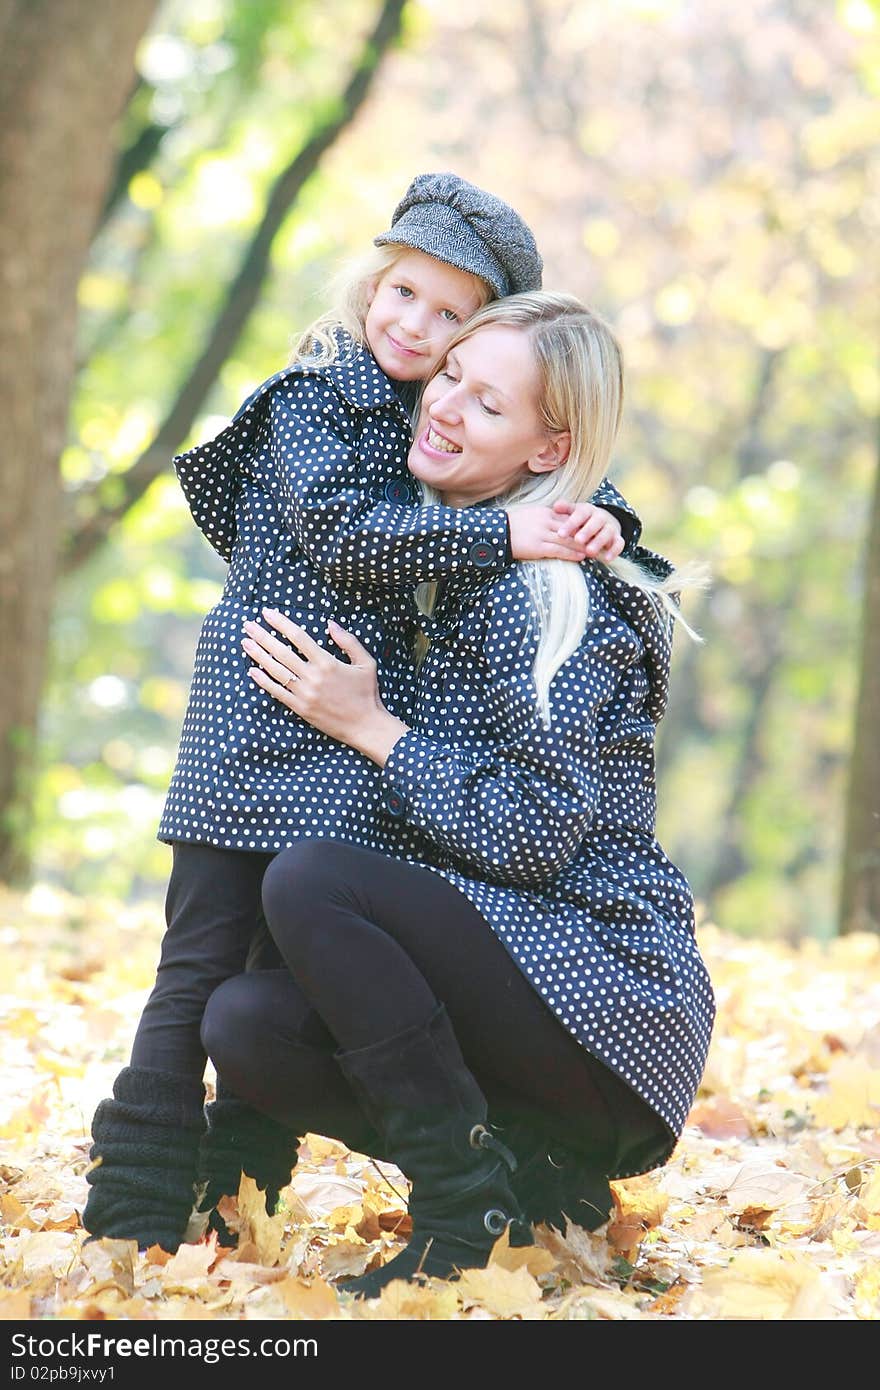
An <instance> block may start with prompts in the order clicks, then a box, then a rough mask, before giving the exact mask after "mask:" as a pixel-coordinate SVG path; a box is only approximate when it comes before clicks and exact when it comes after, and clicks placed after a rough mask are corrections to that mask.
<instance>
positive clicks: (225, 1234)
mask: <svg viewBox="0 0 880 1390" xmlns="http://www.w3.org/2000/svg"><path fill="white" fill-rule="evenodd" d="M205 1116H206V1118H207V1121H208V1128H207V1130H206V1132H205V1133H204V1135H203V1136H202V1142H201V1145H200V1147H199V1162H198V1173H197V1179H196V1186H197V1189H198V1191H199V1192H200V1194H201V1196H200V1199H199V1204H198V1210H199V1211H200V1212H206V1211H207V1212H210V1216H209V1218H208V1229H209V1230H213V1231H216V1232H217V1236H218V1239H219V1241H220V1244H221V1245H225V1246H229V1247H234V1246H236V1245H237V1244H238V1236H237V1235H235V1234H234V1233H233V1232H232V1231H230V1230H229V1227H228V1226H227V1225H226V1222H225V1221H224V1220H223V1217H222V1216H221V1215H220V1213H219V1212H218V1210H217V1205H218V1203H219V1202H220V1200H221V1199H222V1198H223V1197H227V1196H228V1197H236V1196H237V1195H238V1189H239V1185H240V1183H241V1175H242V1173H245V1174H246V1175H247V1176H248V1177H250V1178H253V1180H254V1182H255V1183H256V1185H257V1187H258V1188H259V1189H260V1191H263V1192H265V1194H266V1211H267V1212H268V1213H269V1215H270V1216H272V1215H274V1213H275V1209H276V1207H277V1205H278V1198H279V1197H280V1195H281V1189H282V1188H284V1187H286V1186H287V1184H288V1183H289V1182H290V1175H291V1173H292V1171H293V1169H294V1168H295V1166H296V1161H297V1148H298V1145H299V1140H300V1135H299V1134H298V1133H297V1131H296V1130H295V1129H293V1128H291V1127H290V1126H288V1125H282V1124H279V1123H278V1121H277V1120H273V1119H272V1118H271V1117H270V1116H269V1115H264V1114H263V1113H262V1112H261V1111H259V1110H254V1109H253V1107H252V1106H250V1105H247V1104H245V1102H244V1101H242V1100H238V1099H237V1097H235V1096H233V1095H232V1093H231V1092H230V1091H228V1090H227V1089H225V1088H224V1086H223V1084H222V1082H221V1081H219V1080H218V1085H217V1099H216V1100H214V1101H212V1102H211V1103H210V1104H209V1105H206V1106H205Z"/></svg>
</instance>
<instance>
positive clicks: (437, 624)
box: [383, 547, 715, 1176]
mask: <svg viewBox="0 0 880 1390" xmlns="http://www.w3.org/2000/svg"><path fill="white" fill-rule="evenodd" d="M632 558H634V559H636V560H640V561H641V562H642V563H643V564H644V565H645V566H646V567H647V568H649V569H651V570H655V571H656V570H658V569H660V571H661V572H663V573H668V568H669V567H668V566H667V565H666V562H665V561H663V560H662V559H661V557H659V556H656V555H654V554H653V553H651V552H649V551H645V550H643V549H642V548H641V547H636V549H635V551H634V553H633V557H632ZM583 572H584V577H585V582H586V584H587V587H588V592H589V600H590V619H589V622H588V625H587V628H586V632H585V634H584V637H583V639H582V641H581V643H580V645H579V647H578V648H577V649H576V651H575V652H574V653H573V654H572V655H571V656H570V657H569V658H568V660H567V661H566V662H565V663H564V664H563V666H562V667H561V668H560V669H559V671H558V672H557V674H556V675H555V677H554V679H553V681H552V684H551V687H550V715H551V718H550V724H549V727H545V726H544V723H543V721H542V720H541V718H540V716H539V713H538V708H537V701H536V691H535V685H534V681H533V679H532V675H531V667H532V661H533V658H534V653H535V649H536V646H537V633H536V629H535V624H534V618H533V606H532V601H531V597H530V593H529V590H528V588H527V586H526V583H525V580H524V578H523V575H522V570H521V567H519V566H512V567H511V568H510V569H509V570H508V571H507V572H506V573H504V574H503V575H501V576H500V577H496V578H490V579H488V580H486V581H483V582H482V583H481V582H480V581H479V580H477V581H474V580H473V579H472V578H468V577H467V576H464V575H463V576H460V577H458V578H453V579H450V580H449V581H447V582H446V583H445V584H444V585H443V586H442V590H441V598H440V602H439V604H438V606H437V607H436V608H435V611H434V614H433V615H432V618H431V619H426V620H424V626H425V629H426V633H427V635H428V636H429V638H430V647H429V651H428V655H427V657H426V658H425V661H424V663H423V665H422V668H421V671H420V673H419V682H418V688H417V694H416V700H415V704H414V709H413V712H412V730H411V732H409V733H407V734H405V735H404V736H403V738H401V739H400V740H399V741H398V742H397V743H396V744H395V746H394V748H393V749H392V752H391V755H390V757H389V759H388V761H387V763H386V765H385V767H384V769H383V781H384V783H385V799H386V808H387V811H388V814H389V816H390V817H391V818H393V819H396V820H397V821H398V823H399V824H400V826H401V851H400V852H402V853H403V854H405V856H406V857H407V858H410V859H413V860H415V861H417V862H419V863H422V864H424V865H426V866H427V867H429V868H432V869H434V871H435V872H437V873H440V874H442V875H443V877H444V878H446V879H448V880H449V882H450V883H452V884H454V885H455V886H456V887H457V888H458V889H459V890H460V891H461V892H462V893H464V894H465V895H466V896H467V897H468V898H469V899H470V901H471V902H472V903H473V904H474V906H475V907H476V908H477V909H478V910H479V912H480V913H481V914H482V915H483V916H484V917H485V918H486V920H487V921H488V922H489V924H490V925H491V926H492V928H493V929H494V931H495V932H496V934H497V935H498V937H499V938H500V939H501V941H503V942H504V944H505V946H506V947H507V949H508V950H509V951H510V953H511V955H512V956H513V957H514V959H515V960H516V961H517V963H518V965H519V966H520V968H521V969H522V971H523V972H524V973H525V975H526V976H527V977H528V979H529V980H530V981H531V983H532V984H533V985H534V987H535V989H537V990H538V992H539V993H540V994H541V995H542V996H543V998H544V1000H545V1001H546V1003H547V1004H548V1006H549V1007H550V1009H552V1011H553V1012H554V1013H555V1014H556V1016H557V1017H558V1018H559V1020H560V1022H561V1023H562V1024H563V1025H564V1027H566V1028H567V1029H568V1031H569V1032H570V1033H572V1034H573V1035H574V1037H575V1038H577V1039H578V1041H579V1042H581V1043H582V1044H583V1046H584V1047H586V1048H588V1049H589V1050H590V1051H591V1052H593V1053H594V1054H595V1055H596V1056H597V1057H599V1058H600V1059H601V1060H602V1061H603V1062H604V1063H606V1065H607V1066H609V1067H610V1068H611V1069H612V1070H613V1071H615V1072H617V1073H618V1075H619V1076H621V1077H622V1078H623V1079H624V1080H625V1081H626V1082H628V1083H629V1085H630V1086H631V1087H632V1088H633V1090H634V1091H636V1093H637V1094H638V1095H640V1096H641V1097H642V1098H643V1099H644V1100H646V1101H647V1102H648V1104H649V1105H651V1107H652V1108H653V1109H654V1110H655V1112H656V1113H657V1114H658V1115H659V1116H660V1118H661V1119H662V1120H663V1121H664V1122H665V1124H666V1126H667V1127H668V1131H669V1149H671V1147H672V1144H673V1143H674V1141H675V1139H676V1138H677V1136H678V1135H679V1134H680V1132H681V1130H682V1128H683V1126H684V1124H685V1121H686V1119H687V1115H688V1112H689V1110H690V1107H691V1105H692V1103H693V1100H694V1097H695V1095H696V1092H697V1088H698V1086H699V1083H700V1079H701V1077H702V1073H703V1070H704V1067H705V1062H706V1057H707V1053H708V1047H709V1042H710V1037H711V1032H712V1027H713V1023H714V1017H715V1003H714V995H713V990H712V985H711V982H710V979H709V976H708V972H707V970H706V967H705V965H704V963H703V960H702V957H701V954H700V951H699V949H698V946H697V942H696V937H695V924H694V905H693V898H692V895H691V891H690V887H689V885H688V883H687V881H686V879H685V877H684V875H683V874H682V873H681V871H680V870H679V869H678V868H677V867H676V866H675V865H674V864H673V863H672V862H671V861H670V860H669V859H668V857H667V856H666V854H665V853H664V851H663V849H662V847H661V846H660V844H659V843H658V841H657V839H656V838H655V833H654V827H655V808H656V799H655V782H654V737H655V730H656V725H657V722H658V720H659V719H660V718H661V717H662V715H663V712H664V710H665V707H666V697H667V681H668V673H669V660H670V649H671V632H670V628H669V619H668V616H667V615H666V614H665V612H664V610H663V609H662V608H661V607H660V605H659V602H658V600H657V599H655V598H654V597H652V596H649V595H647V594H645V593H644V592H643V591H642V590H640V589H635V588H633V587H632V586H631V585H629V584H625V583H623V582H622V581H621V580H619V579H618V578H617V577H616V576H615V575H613V573H611V572H610V571H609V570H608V569H607V568H606V567H605V566H604V565H601V564H598V563H588V564H586V565H584V566H583ZM462 969H467V963H466V962H465V961H463V962H462ZM669 1149H667V1155H668V1152H669ZM617 1175H618V1176H625V1175H626V1174H624V1173H623V1172H621V1171H619V1172H618V1174H617Z"/></svg>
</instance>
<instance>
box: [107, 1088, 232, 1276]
mask: <svg viewBox="0 0 880 1390" xmlns="http://www.w3.org/2000/svg"><path fill="white" fill-rule="evenodd" d="M204 1103H205V1088H204V1086H203V1085H202V1082H201V1081H193V1080H192V1079H191V1078H189V1077H184V1076H177V1075H174V1074H173V1073H170V1072H161V1071H153V1070H147V1069H146V1068H143V1067H124V1068H123V1070H122V1071H121V1072H120V1073H119V1075H118V1076H117V1078H116V1080H115V1081H114V1083H113V1097H112V1099H110V1098H108V1099H106V1100H102V1101H101V1102H100V1103H99V1105H98V1107H97V1109H96V1110H95V1114H94V1117H93V1119H92V1140H93V1143H92V1147H91V1150H90V1157H91V1158H92V1160H93V1161H94V1160H96V1159H100V1164H99V1166H98V1167H95V1168H92V1169H91V1170H90V1171H89V1172H88V1173H87V1174H86V1182H87V1183H88V1184H89V1186H90V1188H91V1191H90V1192H89V1196H88V1200H87V1202H86V1205H85V1210H84V1211H83V1216H82V1222H83V1226H84V1227H85V1229H86V1230H87V1231H88V1232H89V1238H90V1239H91V1240H98V1239H100V1238H101V1237H102V1236H112V1237H113V1238H115V1239H117V1240H136V1241H137V1243H138V1246H139V1247H140V1249H142V1250H145V1249H147V1247H148V1246H150V1245H159V1246H161V1247H162V1249H163V1250H168V1251H170V1252H171V1253H172V1254H173V1253H174V1251H175V1250H176V1249H177V1247H178V1246H179V1245H180V1242H181V1240H182V1239H183V1236H184V1234H185V1232H186V1227H187V1223H188V1221H189V1218H190V1215H191V1213H192V1209H193V1202H194V1200H195V1176H196V1162H197V1157H198V1149H199V1140H200V1139H201V1135H202V1131H203V1130H204V1127H205V1115H204Z"/></svg>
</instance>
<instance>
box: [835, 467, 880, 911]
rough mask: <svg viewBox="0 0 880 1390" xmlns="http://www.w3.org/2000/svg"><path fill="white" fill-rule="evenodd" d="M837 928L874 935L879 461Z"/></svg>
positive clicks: (877, 891)
mask: <svg viewBox="0 0 880 1390" xmlns="http://www.w3.org/2000/svg"><path fill="white" fill-rule="evenodd" d="M838 927H839V930H840V931H841V932H852V931H873V932H880V460H878V467H877V477H876V480H875V483H874V502H873V507H872V512H871V520H870V522H869V525H868V537H867V546H866V552H865V597H864V601H863V608H862V653H861V672H860V678H859V692H858V698H857V701H856V715H855V729H854V733H853V745H852V755H851V761H850V773H849V787H848V790H847V798H846V814H845V825H844V841H843V869H842V874H841V888H840V910H839V918H838Z"/></svg>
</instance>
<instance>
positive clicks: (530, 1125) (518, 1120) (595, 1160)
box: [493, 1112, 614, 1234]
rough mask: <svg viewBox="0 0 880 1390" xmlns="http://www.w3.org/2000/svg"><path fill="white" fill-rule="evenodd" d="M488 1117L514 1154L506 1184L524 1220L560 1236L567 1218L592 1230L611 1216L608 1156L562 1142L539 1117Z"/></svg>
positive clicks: (500, 1114) (549, 1123)
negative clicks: (554, 1229) (550, 1229)
mask: <svg viewBox="0 0 880 1390" xmlns="http://www.w3.org/2000/svg"><path fill="white" fill-rule="evenodd" d="M493 1118H495V1119H496V1120H497V1121H498V1123H497V1126H496V1127H497V1130H498V1135H499V1138H500V1139H502V1140H503V1141H504V1143H505V1144H507V1145H508V1146H509V1147H510V1148H511V1149H512V1150H513V1152H514V1154H515V1155H516V1161H517V1168H516V1172H515V1173H514V1175H513V1178H512V1179H511V1187H512V1188H513V1191H514V1193H515V1195H516V1198H517V1200H518V1201H519V1204H520V1206H521V1207H522V1211H523V1215H524V1216H525V1218H526V1220H527V1221H529V1222H531V1224H532V1225H533V1226H538V1225H547V1226H555V1227H556V1229H557V1230H558V1231H561V1232H562V1233H563V1234H564V1233H565V1229H566V1221H570V1222H571V1223H572V1225H574V1226H583V1227H584V1229H585V1230H587V1231H595V1230H598V1228H599V1227H600V1226H604V1224H605V1222H606V1221H608V1220H610V1217H611V1211H612V1208H613V1205H614V1200H613V1198H612V1195H611V1188H610V1186H609V1183H608V1177H607V1174H606V1171H605V1168H606V1165H607V1156H606V1157H605V1159H604V1161H603V1156H602V1155H600V1154H591V1153H589V1152H588V1151H587V1150H586V1149H585V1148H583V1147H581V1148H578V1147H573V1146H570V1145H565V1144H563V1143H561V1142H560V1141H559V1138H558V1135H556V1136H554V1132H553V1126H552V1123H551V1122H549V1121H546V1120H544V1119H543V1118H542V1117H538V1116H535V1115H528V1116H526V1115H525V1114H523V1113H521V1112H520V1113H517V1114H516V1115H515V1116H514V1115H505V1114H503V1113H502V1112H498V1113H497V1114H495V1115H494V1116H493Z"/></svg>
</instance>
